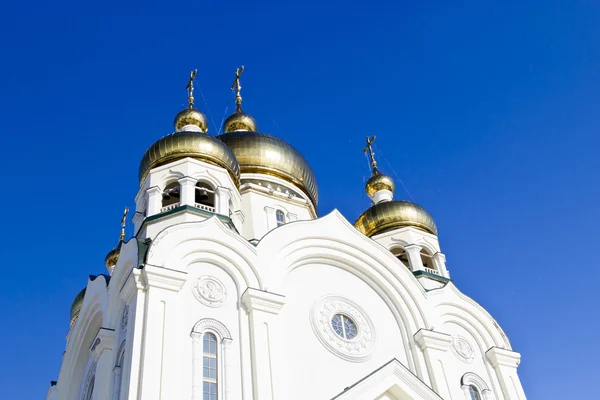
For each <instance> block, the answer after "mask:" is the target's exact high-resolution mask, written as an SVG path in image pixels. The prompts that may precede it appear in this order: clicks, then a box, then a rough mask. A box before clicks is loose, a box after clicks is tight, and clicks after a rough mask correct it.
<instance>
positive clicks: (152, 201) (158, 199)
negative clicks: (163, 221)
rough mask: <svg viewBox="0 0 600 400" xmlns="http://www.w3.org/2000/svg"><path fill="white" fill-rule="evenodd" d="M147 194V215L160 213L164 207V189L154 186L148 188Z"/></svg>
mask: <svg viewBox="0 0 600 400" xmlns="http://www.w3.org/2000/svg"><path fill="white" fill-rule="evenodd" d="M146 196H148V209H147V210H146V211H147V212H146V216H147V217H151V216H153V215H156V214H158V213H160V209H161V207H162V191H161V190H160V189H159V188H158V187H157V186H152V187H151V188H148V189H146Z"/></svg>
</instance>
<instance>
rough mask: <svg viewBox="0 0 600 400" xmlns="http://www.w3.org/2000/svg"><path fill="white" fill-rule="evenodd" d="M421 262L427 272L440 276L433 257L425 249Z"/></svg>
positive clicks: (422, 252) (422, 251) (422, 250)
mask: <svg viewBox="0 0 600 400" xmlns="http://www.w3.org/2000/svg"><path fill="white" fill-rule="evenodd" d="M421 262H422V263H423V267H425V271H427V272H431V273H434V274H436V275H439V274H440V273H439V271H438V270H437V268H436V267H435V264H434V263H433V257H432V256H431V254H429V253H428V252H427V250H425V249H421Z"/></svg>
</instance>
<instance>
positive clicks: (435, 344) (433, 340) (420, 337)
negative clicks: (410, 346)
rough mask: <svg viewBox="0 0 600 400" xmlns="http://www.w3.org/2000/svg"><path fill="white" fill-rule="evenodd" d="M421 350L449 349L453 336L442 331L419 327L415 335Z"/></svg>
mask: <svg viewBox="0 0 600 400" xmlns="http://www.w3.org/2000/svg"><path fill="white" fill-rule="evenodd" d="M413 337H414V339H415V342H417V344H418V345H419V347H420V348H421V350H423V351H425V350H428V349H432V350H440V351H447V350H448V349H449V348H450V345H451V344H452V336H450V335H447V334H445V333H441V332H435V331H430V330H427V329H419V330H418V331H417V333H415V335H414V336H413Z"/></svg>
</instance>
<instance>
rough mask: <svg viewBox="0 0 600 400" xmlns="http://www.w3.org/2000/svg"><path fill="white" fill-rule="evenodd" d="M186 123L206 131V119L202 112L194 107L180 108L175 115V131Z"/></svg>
mask: <svg viewBox="0 0 600 400" xmlns="http://www.w3.org/2000/svg"><path fill="white" fill-rule="evenodd" d="M186 125H193V126H196V127H198V128H199V129H200V131H201V132H204V133H206V132H208V120H207V119H206V115H204V114H202V113H201V112H200V111H198V110H196V109H195V108H191V107H190V108H186V109H185V110H181V111H180V112H179V114H177V115H176V116H175V131H180V130H181V128H183V127H184V126H186Z"/></svg>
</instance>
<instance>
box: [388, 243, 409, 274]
mask: <svg viewBox="0 0 600 400" xmlns="http://www.w3.org/2000/svg"><path fill="white" fill-rule="evenodd" d="M392 254H393V255H394V257H396V258H397V259H398V261H400V262H401V263H402V265H404V266H405V267H406V268H408V269H410V263H409V262H408V254H406V250H404V249H403V248H402V247H394V248H393V249H392Z"/></svg>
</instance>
